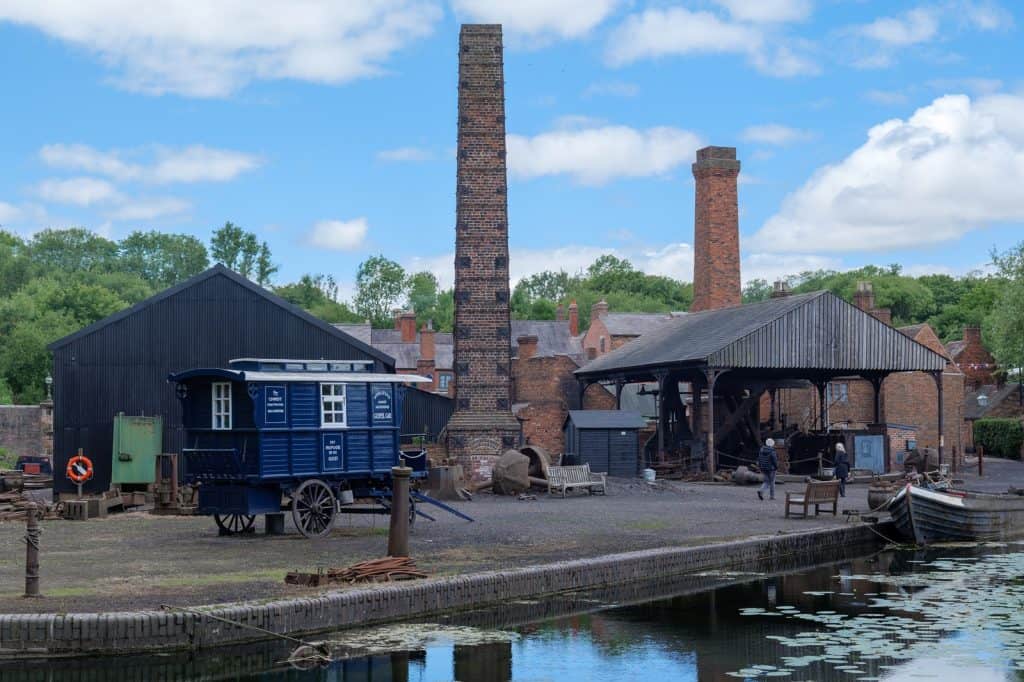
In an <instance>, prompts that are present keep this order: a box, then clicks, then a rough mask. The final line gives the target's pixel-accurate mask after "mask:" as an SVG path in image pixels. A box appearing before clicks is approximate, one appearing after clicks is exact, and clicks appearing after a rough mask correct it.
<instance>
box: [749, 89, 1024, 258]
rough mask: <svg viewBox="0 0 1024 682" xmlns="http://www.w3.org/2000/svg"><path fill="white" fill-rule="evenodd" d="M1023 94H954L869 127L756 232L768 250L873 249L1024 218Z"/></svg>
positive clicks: (933, 240) (757, 241) (760, 245)
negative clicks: (1022, 192)
mask: <svg viewBox="0 0 1024 682" xmlns="http://www.w3.org/2000/svg"><path fill="white" fill-rule="evenodd" d="M1022 186H1024V96H1015V95H990V96H987V97H982V98H980V99H977V100H975V101H973V102H972V101H971V99H970V98H969V97H967V96H966V95H949V96H944V97H940V98H938V99H936V100H935V101H933V102H932V103H931V104H929V105H928V106H925V107H922V108H920V109H918V110H917V111H916V112H914V114H913V115H912V116H911V117H910V118H908V119H906V120H902V119H892V120H889V121H886V122H884V123H881V124H879V125H877V126H875V127H873V128H871V130H869V131H868V139H867V141H866V142H865V143H864V144H863V145H862V146H861V147H859V148H858V149H856V150H854V151H853V152H852V153H851V154H850V155H849V156H847V157H846V158H845V159H843V160H841V161H839V162H838V163H836V164H834V165H830V166H825V167H823V168H821V169H819V170H818V171H817V172H816V173H815V174H814V175H813V176H812V177H811V178H810V180H808V181H807V182H806V183H805V184H804V185H803V186H802V187H800V188H799V189H798V190H796V191H795V192H793V193H792V194H790V195H789V196H788V197H786V199H785V200H784V201H783V204H782V207H781V209H780V210H779V212H778V213H777V214H776V215H774V216H772V217H771V218H770V219H769V220H768V221H767V222H766V223H765V224H764V226H763V227H762V228H761V230H760V231H759V232H758V233H757V234H756V235H755V237H754V238H753V240H752V241H753V244H754V245H755V247H756V248H757V249H759V250H763V251H781V252H786V251H808V250H811V251H816V252H822V251H837V252H838V251H871V250H886V249H896V248H909V247H915V246H920V245H925V244H935V243H939V242H943V241H948V240H952V239H956V238H958V237H960V236H962V235H964V234H966V233H967V232H969V231H971V230H976V229H980V228H984V227H986V226H988V225H991V224H994V223H1000V222H1013V221H1024V203H1022V202H1021V201H1020V188H1021V187H1022Z"/></svg>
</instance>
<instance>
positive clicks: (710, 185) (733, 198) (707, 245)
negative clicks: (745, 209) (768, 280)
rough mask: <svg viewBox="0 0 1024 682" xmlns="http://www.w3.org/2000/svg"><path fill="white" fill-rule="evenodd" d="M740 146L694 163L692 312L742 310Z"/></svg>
mask: <svg viewBox="0 0 1024 682" xmlns="http://www.w3.org/2000/svg"><path fill="white" fill-rule="evenodd" d="M739 174H740V162H739V161H737V160H736V148H735V147H704V148H703V149H698V150H697V162H696V163H694V164H693V177H694V180H695V181H696V202H695V210H694V222H693V228H694V229H693V231H694V235H693V244H694V261H693V305H691V306H690V311H691V312H700V311H701V310H714V309H716V308H726V307H729V306H734V305H739V304H740V302H741V300H742V295H741V289H740V222H739V203H738V201H739V200H738V197H737V192H736V181H737V178H738V177H739Z"/></svg>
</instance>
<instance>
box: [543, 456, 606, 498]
mask: <svg viewBox="0 0 1024 682" xmlns="http://www.w3.org/2000/svg"><path fill="white" fill-rule="evenodd" d="M605 479H606V476H605V474H595V473H593V472H592V471H591V470H590V465H589V464H576V465H573V466H561V467H555V466H552V467H548V492H549V493H552V492H555V491H561V493H562V497H565V493H566V491H567V490H571V489H572V488H586V489H587V491H588V492H590V494H594V492H596V491H597V490H600V491H601V494H602V495H604V494H605Z"/></svg>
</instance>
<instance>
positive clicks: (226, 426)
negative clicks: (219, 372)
mask: <svg viewBox="0 0 1024 682" xmlns="http://www.w3.org/2000/svg"><path fill="white" fill-rule="evenodd" d="M210 388H211V389H212V392H213V428H214V429H215V430H217V431H227V430H230V429H231V383H230V382H227V381H224V382H216V383H214V384H212V385H211V386H210Z"/></svg>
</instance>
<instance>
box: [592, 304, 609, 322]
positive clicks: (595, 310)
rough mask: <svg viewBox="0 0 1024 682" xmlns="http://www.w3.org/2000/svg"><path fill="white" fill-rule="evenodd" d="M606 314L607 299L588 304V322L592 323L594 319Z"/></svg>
mask: <svg viewBox="0 0 1024 682" xmlns="http://www.w3.org/2000/svg"><path fill="white" fill-rule="evenodd" d="M607 314H608V301H606V300H604V299H603V298H602V299H601V300H600V301H598V302H597V303H595V304H594V305H592V306H590V324H594V320H597V319H599V318H602V317H604V316H605V315H607Z"/></svg>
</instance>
